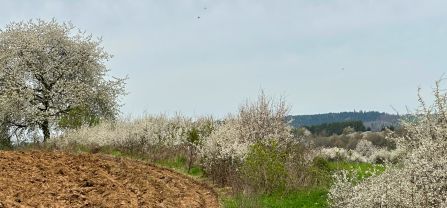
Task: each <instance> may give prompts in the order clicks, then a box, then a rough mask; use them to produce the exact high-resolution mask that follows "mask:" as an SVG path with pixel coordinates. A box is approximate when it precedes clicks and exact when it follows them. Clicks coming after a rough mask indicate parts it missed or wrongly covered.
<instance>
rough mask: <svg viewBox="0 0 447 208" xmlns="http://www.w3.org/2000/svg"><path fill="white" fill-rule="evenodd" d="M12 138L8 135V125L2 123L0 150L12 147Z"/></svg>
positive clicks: (0, 127)
mask: <svg viewBox="0 0 447 208" xmlns="http://www.w3.org/2000/svg"><path fill="white" fill-rule="evenodd" d="M12 148H13V146H12V142H11V138H10V137H9V135H8V128H7V127H6V125H4V124H1V123H0V150H9V149H12Z"/></svg>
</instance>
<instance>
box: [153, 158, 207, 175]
mask: <svg viewBox="0 0 447 208" xmlns="http://www.w3.org/2000/svg"><path fill="white" fill-rule="evenodd" d="M156 163H157V164H158V165H160V166H162V167H166V168H171V169H174V170H176V171H178V172H181V173H183V174H187V175H190V176H194V177H202V176H203V174H204V172H203V169H202V168H201V167H199V166H192V167H191V170H189V172H188V166H187V160H186V158H185V157H181V156H177V157H176V158H173V159H169V160H161V161H156Z"/></svg>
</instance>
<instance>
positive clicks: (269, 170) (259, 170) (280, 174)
mask: <svg viewBox="0 0 447 208" xmlns="http://www.w3.org/2000/svg"><path fill="white" fill-rule="evenodd" d="M286 160H287V153H286V152H285V151H282V150H281V149H280V148H279V146H278V142H276V141H274V140H272V141H271V142H270V143H269V144H268V145H266V144H263V143H261V142H258V143H256V144H254V145H253V146H252V147H250V151H249V153H248V154H247V156H246V158H245V161H244V163H243V165H242V168H241V172H242V175H243V176H242V177H243V179H244V182H245V183H247V185H249V186H250V187H251V188H253V189H254V191H255V192H262V193H272V192H273V191H280V190H284V189H285V187H286V180H287V176H288V175H287V170H286V166H285V164H286Z"/></svg>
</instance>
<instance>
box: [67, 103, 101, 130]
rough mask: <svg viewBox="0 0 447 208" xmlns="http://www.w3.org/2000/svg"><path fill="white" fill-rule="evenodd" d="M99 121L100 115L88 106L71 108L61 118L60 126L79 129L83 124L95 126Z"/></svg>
mask: <svg viewBox="0 0 447 208" xmlns="http://www.w3.org/2000/svg"><path fill="white" fill-rule="evenodd" d="M98 123H99V116H98V115H95V114H94V113H93V112H92V111H90V110H89V109H88V107H86V106H78V107H74V108H71V109H70V110H69V111H68V113H67V114H65V115H63V116H62V117H61V118H60V119H59V126H60V127H61V128H67V129H78V128H80V127H82V126H83V125H88V126H94V125H97V124H98Z"/></svg>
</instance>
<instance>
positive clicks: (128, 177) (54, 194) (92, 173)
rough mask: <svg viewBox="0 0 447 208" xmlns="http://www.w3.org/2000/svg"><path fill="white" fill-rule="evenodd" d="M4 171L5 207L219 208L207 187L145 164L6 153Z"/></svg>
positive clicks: (0, 197) (1, 197)
mask: <svg viewBox="0 0 447 208" xmlns="http://www.w3.org/2000/svg"><path fill="white" fill-rule="evenodd" d="M0 166H2V167H1V169H0V208H2V207H211V208H212V207H219V203H218V200H217V195H216V193H215V192H214V191H213V190H212V189H211V188H209V187H207V186H206V185H204V184H202V183H200V182H198V181H195V180H193V179H191V178H189V177H186V176H183V175H181V174H179V173H176V172H174V171H171V170H169V169H165V168H160V167H157V166H154V165H151V164H147V163H144V162H140V161H134V160H129V159H122V158H113V157H109V156H104V155H100V154H70V153H66V152H56V151H55V152H47V151H25V152H15V151H0ZM167 179H169V180H167Z"/></svg>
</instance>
